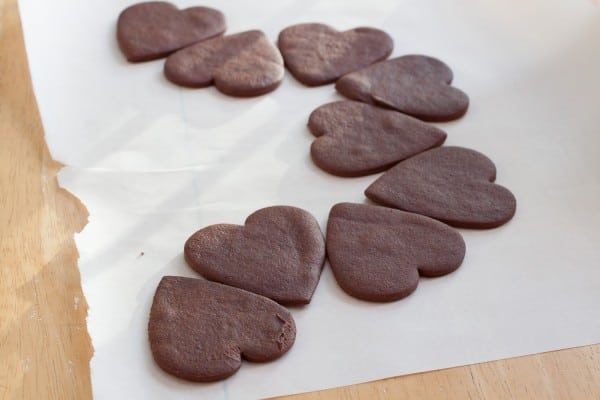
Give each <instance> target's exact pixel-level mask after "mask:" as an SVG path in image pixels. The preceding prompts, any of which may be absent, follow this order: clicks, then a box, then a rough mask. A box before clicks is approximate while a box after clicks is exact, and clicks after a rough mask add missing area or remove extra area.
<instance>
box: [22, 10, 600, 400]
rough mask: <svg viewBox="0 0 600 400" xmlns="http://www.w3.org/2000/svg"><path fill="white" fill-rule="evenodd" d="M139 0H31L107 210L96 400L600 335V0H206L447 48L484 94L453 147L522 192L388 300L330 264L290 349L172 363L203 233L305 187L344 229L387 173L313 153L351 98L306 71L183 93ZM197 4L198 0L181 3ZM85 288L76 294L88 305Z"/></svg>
mask: <svg viewBox="0 0 600 400" xmlns="http://www.w3.org/2000/svg"><path fill="white" fill-rule="evenodd" d="M132 3H133V2H132V1H116V0H111V1H108V0H87V1H78V2H73V1H68V0H53V1H45V0H21V2H20V9H21V16H22V20H23V26H24V31H25V38H26V45H27V52H28V56H29V62H30V66H31V72H32V78H33V83H34V87H35V92H36V97H37V101H38V104H39V108H40V111H41V114H42V119H43V123H44V128H45V132H46V140H47V142H48V145H49V148H50V151H51V153H52V155H53V157H54V158H55V159H57V160H58V161H60V162H62V163H64V164H65V165H66V167H65V168H64V169H63V170H62V171H61V173H60V176H59V179H60V184H61V185H62V186H64V187H65V188H66V189H67V190H69V191H71V192H72V193H74V194H75V195H76V196H77V197H79V198H80V199H81V200H82V201H83V203H84V204H85V205H86V207H87V208H88V210H89V212H90V218H89V224H88V225H87V226H86V227H85V229H84V230H83V232H82V233H81V234H79V235H77V236H76V240H77V245H78V249H79V252H80V254H81V258H80V262H79V266H80V269H81V279H82V284H83V290H84V293H85V296H86V299H87V301H88V302H89V307H90V308H89V317H88V327H89V331H90V334H91V337H92V341H93V345H94V349H95V353H94V357H93V359H92V363H91V366H92V384H93V391H94V395H95V398H97V399H115V398H123V399H124V398H127V399H165V398H178V399H198V398H207V399H229V398H231V399H244V398H257V397H265V396H273V395H281V394H288V393H295V392H303V391H310V390H316V389H324V388H329V387H334V386H340V385H347V384H352V383H358V382H365V381H370V380H374V379H379V378H386V377H390V376H396V375H402V374H408V373H414V372H419V371H427V370H433V369H438V368H446V367H452V366H457V365H464V364H470V363H475V362H481V361H488V360H495V359H500V358H505V357H512V356H519V355H524V354H531V353H537V352H542V351H547V350H554V349H560V348H566V347H572V346H579V345H585V344H591V343H597V342H600V307H599V304H600V268H599V266H600V252H599V251H598V244H599V243H600V229H599V226H600V207H598V204H600V157H599V153H598V152H599V150H598V149H599V148H600V112H599V110H598V106H599V104H600V51H598V49H600V12H599V9H598V6H597V5H596V4H595V2H593V1H590V0H571V1H567V0H530V1H521V0H490V1H479V0H463V1H457V2H448V1H442V0H439V1H436V0H369V1H357V0H344V1H341V0H337V1H324V0H314V1H300V0H284V1H278V2H266V1H265V2H247V1H241V0H229V1H206V2H203V3H202V4H203V5H207V6H212V7H215V8H218V9H220V10H221V11H223V12H224V14H225V15H226V17H227V21H228V32H229V33H234V32H240V31H244V30H249V29H255V28H258V29H262V30H264V31H265V33H266V34H267V35H268V36H269V37H270V38H271V39H272V40H273V41H275V40H276V38H277V34H278V33H279V31H280V30H281V29H283V28H285V27H286V26H288V25H290V24H293V23H297V22H324V23H328V24H330V25H332V26H334V27H336V28H338V29H349V28H352V27H356V26H365V25H366V26H374V27H378V28H380V29H384V30H386V31H387V32H389V33H390V35H391V36H392V37H393V38H394V41H395V49H394V53H393V56H399V55H404V54H410V53H420V54H427V55H432V56H435V57H438V58H440V59H442V60H444V61H445V62H446V63H447V64H448V65H449V66H450V67H451V68H452V69H453V71H454V74H455V81H454V82H455V84H456V86H457V87H459V88H461V89H463V90H464V91H465V92H466V93H468V94H469V96H470V99H471V106H470V109H469V111H468V113H467V114H466V116H465V117H464V118H462V119H460V120H458V121H455V122H452V123H445V124H438V125H439V126H440V127H441V128H443V129H445V130H446V131H447V132H448V140H447V144H448V145H460V146H465V147H470V148H473V149H476V150H478V151H481V152H483V153H485V154H486V155H488V156H489V157H490V158H491V159H492V160H493V161H494V162H495V163H496V166H497V168H498V183H500V184H502V185H504V186H506V187H508V188H509V189H511V190H512V191H513V193H514V194H515V196H516V197H517V201H518V209H517V214H516V216H515V218H514V219H513V220H512V221H511V222H510V223H508V224H507V225H505V226H503V227H501V228H498V229H493V230H488V231H472V230H462V231H461V233H462V234H463V235H464V238H465V241H466V244H467V255H466V258H465V261H464V263H463V265H462V267H461V268H460V269H458V270H457V271H456V272H454V273H452V274H450V275H448V276H446V277H441V278H436V279H421V282H420V284H419V288H418V289H417V291H416V292H415V293H414V294H412V295H411V296H409V297H408V298H406V299H404V300H402V301H399V302H395V303H389V304H372V303H367V302H362V301H358V300H356V299H354V298H352V297H349V296H348V295H346V294H345V293H344V292H342V291H341V290H340V288H339V287H338V286H337V284H336V283H335V280H334V278H333V276H332V274H331V271H330V269H329V266H328V265H326V267H325V270H324V272H323V276H322V279H321V282H320V284H319V286H318V287H317V290H316V293H315V295H314V298H313V301H312V303H311V304H310V305H308V306H306V307H303V308H294V309H292V313H293V315H294V318H295V319H296V324H297V329H298V334H297V340H296V343H295V345H294V347H293V348H292V349H291V350H290V352H289V353H288V354H286V355H285V356H284V357H283V358H281V359H280V360H278V361H276V362H272V363H267V364H252V363H248V362H245V363H244V365H243V366H242V368H241V369H240V371H239V372H238V373H237V374H236V375H234V376H233V377H232V378H230V379H228V380H225V381H223V382H218V383H212V384H198V383H188V382H185V381H182V380H179V379H176V378H174V377H172V376H169V375H167V374H165V373H164V372H162V371H161V370H160V369H159V368H158V367H157V366H156V365H155V363H154V362H153V361H152V357H151V354H150V349H149V346H148V339H147V322H148V313H149V309H150V305H151V301H152V296H153V293H154V290H155V288H156V286H157V284H158V282H159V280H160V279H161V277H162V276H164V275H183V276H190V277H195V276H197V275H196V274H195V273H194V272H193V271H192V270H190V269H189V268H188V267H187V266H186V265H185V262H184V260H183V257H182V249H183V243H184V241H185V239H186V238H187V237H188V236H189V235H190V234H191V233H193V232H194V231H196V230H197V229H199V228H201V227H204V226H206V225H209V224H213V223H219V222H227V223H243V221H244V219H245V217H246V216H247V215H248V214H250V213H252V212H253V211H255V210H257V209H259V208H262V207H265V206H269V205H275V204H288V205H294V206H298V207H302V208H305V209H307V210H309V211H310V212H312V213H313V214H314V215H315V216H316V218H317V219H318V221H319V222H320V224H321V227H322V228H323V229H325V226H326V221H327V214H328V211H329V209H330V208H331V206H332V205H333V204H335V203H337V202H342V201H351V202H363V201H365V197H364V195H363V191H364V189H365V188H366V187H367V186H368V185H369V184H370V183H371V182H372V181H374V180H375V179H376V177H377V176H378V175H375V176H369V177H363V178H355V179H348V178H346V179H344V178H338V177H334V176H331V175H328V174H327V173H325V172H323V171H321V170H319V169H318V168H317V167H315V165H313V163H312V162H311V160H310V156H309V147H310V143H311V141H312V139H313V138H312V136H311V134H310V133H309V131H308V130H307V128H306V122H307V119H308V115H309V114H310V112H311V111H312V110H313V109H315V108H316V107H318V106H319V105H321V104H324V103H327V102H330V101H334V100H338V99H341V97H340V96H339V95H337V94H336V92H335V89H334V88H333V85H327V86H323V87H318V88H308V87H304V86H302V85H301V84H299V83H298V82H297V81H295V80H294V79H293V77H292V76H291V75H290V74H289V73H287V74H286V76H285V79H284V82H283V84H282V85H281V87H280V88H279V89H278V90H276V91H275V92H273V93H270V94H268V95H265V96H261V97H257V98H252V99H236V98H231V97H227V96H224V95H222V94H220V93H219V92H218V91H216V90H215V89H214V88H208V89H198V90H193V89H184V88H180V87H177V86H174V85H172V84H170V83H169V82H168V81H167V80H166V79H165V78H164V76H163V74H162V67H163V61H160V60H159V61H154V62H147V63H140V64H130V63H127V62H126V61H125V58H124V57H123V55H122V54H121V53H120V51H119V49H118V46H117V43H116V39H115V25H116V20H117V17H118V15H119V13H120V12H121V10H122V9H124V8H125V7H126V6H128V5H130V4H132ZM176 4H177V5H178V6H180V7H188V6H192V5H197V4H198V3H197V2H193V1H183V0H182V1H176ZM77 304H78V302H77V299H74V307H77Z"/></svg>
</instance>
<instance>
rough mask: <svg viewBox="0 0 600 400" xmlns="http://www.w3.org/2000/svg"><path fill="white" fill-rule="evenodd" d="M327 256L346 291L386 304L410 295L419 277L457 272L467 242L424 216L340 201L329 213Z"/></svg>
mask: <svg viewBox="0 0 600 400" xmlns="http://www.w3.org/2000/svg"><path fill="white" fill-rule="evenodd" d="M327 254H328V258H329V263H330V264H331V269H332V271H333V274H334V275H335V279H336V280H337V282H338V284H339V285H340V287H341V288H342V289H343V290H344V291H345V292H346V293H348V294H349V295H351V296H353V297H356V298H358V299H362V300H367V301H377V302H389V301H395V300H399V299H402V298H404V297H406V296H408V295H409V294H411V293H412V292H413V291H414V290H415V289H416V288H417V285H418V283H419V276H426V277H437V276H442V275H446V274H449V273H450V272H452V271H454V270H456V269H457V268H458V267H459V266H460V265H461V263H462V261H463V258H464V256H465V242H464V240H463V238H462V237H461V235H460V234H459V233H458V232H457V231H456V230H454V229H452V228H450V227H449V226H447V225H445V224H443V223H441V222H439V221H436V220H434V219H431V218H427V217H424V216H422V215H417V214H411V213H407V212H404V211H399V210H394V209H391V208H386V207H379V206H373V205H367V204H351V203H340V204H336V205H335V206H334V207H333V208H332V209H331V212H330V213H329V222H328V223H327Z"/></svg>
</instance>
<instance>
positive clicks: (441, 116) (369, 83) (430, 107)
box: [335, 55, 469, 121]
mask: <svg viewBox="0 0 600 400" xmlns="http://www.w3.org/2000/svg"><path fill="white" fill-rule="evenodd" d="M452 78H453V75H452V70H450V68H449V67H448V66H447V65H446V64H444V63H443V62H441V61H440V60H438V59H435V58H432V57H427V56H421V55H408V56H403V57H398V58H393V59H390V60H386V61H382V62H379V63H377V64H373V65H371V66H370V67H367V68H364V69H361V70H359V71H355V72H351V73H349V74H347V75H345V76H343V77H342V78H340V79H339V80H338V81H337V83H336V85H335V88H336V89H337V91H338V92H340V93H341V94H343V95H344V96H346V97H348V98H350V99H353V100H359V101H362V102H365V103H368V104H376V105H379V106H384V107H387V108H392V109H394V110H398V111H400V112H403V113H405V114H408V115H412V116H413V117H415V118H419V119H421V120H423V121H451V120H454V119H457V118H460V117H462V116H463V115H464V114H465V113H466V112H467V108H468V107H469V98H468V96H467V95H466V94H465V93H464V92H462V91H461V90H460V89H457V88H455V87H453V86H450V84H451V83H452Z"/></svg>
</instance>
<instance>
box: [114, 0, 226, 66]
mask: <svg viewBox="0 0 600 400" xmlns="http://www.w3.org/2000/svg"><path fill="white" fill-rule="evenodd" d="M225 29H226V24H225V16H224V15H223V13H221V12H220V11H218V10H215V9H213V8H208V7H191V8H186V9H184V10H179V9H178V8H177V7H175V6H174V5H173V4H171V3H167V2H162V1H151V2H145V3H139V4H135V5H133V6H131V7H128V8H126V9H125V10H123V12H121V14H120V15H119V19H118V21H117V41H118V43H119V47H120V48H121V51H122V52H123V54H124V55H125V57H126V58H127V60H128V61H130V62H140V61H150V60H155V59H157V58H163V57H166V56H168V55H169V54H171V53H172V52H174V51H176V50H179V49H181V48H183V47H186V46H189V45H191V44H193V43H196V42H199V41H202V40H205V39H208V38H212V37H215V36H219V35H221V34H223V32H225Z"/></svg>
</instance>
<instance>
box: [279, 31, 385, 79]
mask: <svg viewBox="0 0 600 400" xmlns="http://www.w3.org/2000/svg"><path fill="white" fill-rule="evenodd" d="M277 44H278V46H279V49H280V50H281V54H282V55H283V58H284V60H285V64H286V66H287V68H288V70H289V71H290V72H291V73H292V75H294V77H295V78H296V79H297V80H299V81H300V82H302V83H303V84H305V85H307V86H319V85H324V84H327V83H332V82H335V81H336V80H337V79H338V78H339V77H341V76H342V75H345V74H347V73H349V72H352V71H356V70H357V69H361V68H364V67H366V66H368V65H371V64H373V63H374V62H377V61H381V60H385V59H386V58H387V57H388V56H389V55H390V54H391V53H392V50H393V48H394V42H393V40H392V38H391V37H390V35H388V34H387V33H385V32H383V31H381V30H379V29H374V28H367V27H361V28H354V29H350V30H347V31H344V32H340V31H337V30H335V29H334V28H332V27H330V26H328V25H325V24H318V23H310V24H298V25H292V26H290V27H288V28H285V29H284V30H283V31H281V33H280V34H279V39H278V41H277Z"/></svg>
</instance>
